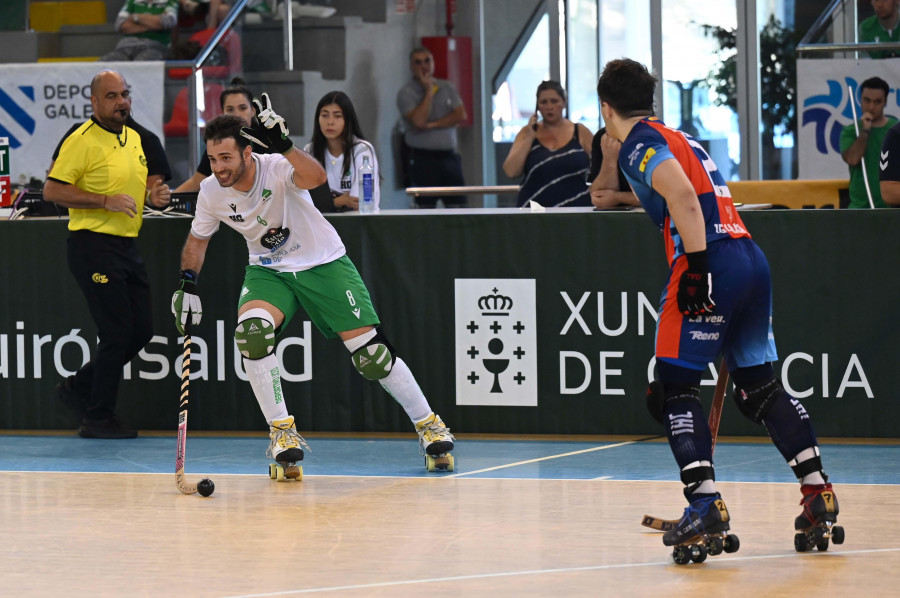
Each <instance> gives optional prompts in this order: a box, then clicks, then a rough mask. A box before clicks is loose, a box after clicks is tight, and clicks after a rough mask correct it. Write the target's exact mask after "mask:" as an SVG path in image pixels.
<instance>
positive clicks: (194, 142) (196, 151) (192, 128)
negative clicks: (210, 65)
mask: <svg viewBox="0 0 900 598" xmlns="http://www.w3.org/2000/svg"><path fill="white" fill-rule="evenodd" d="M249 3H250V0H235V2H234V6H232V8H231V10H230V11H229V12H228V15H227V16H226V17H225V19H224V20H223V21H222V22H221V23H219V26H218V28H217V29H216V32H215V33H214V34H213V35H212V37H210V38H209V41H207V42H206V45H205V46H203V48H201V49H200V52H198V53H197V56H195V57H194V59H193V60H167V61H166V69H169V68H188V69H191V74H190V75H189V76H188V78H187V82H188V83H187V85H188V110H189V115H190V116H189V117H188V164H190V165H191V166H192V167H193V166H194V165H196V164H197V163H198V162H199V161H200V129H199V127H198V125H197V114H199V112H198V108H197V104H198V94H203V73H202V72H201V71H200V68H201V67H202V66H203V63H204V62H206V60H207V59H208V58H209V56H210V54H212V51H213V50H215V49H216V47H217V46H218V45H219V42H221V41H222V38H223V37H225V34H227V33H228V32H229V31H230V30H231V27H232V25H234V22H235V21H237V19H238V17H240V16H241V14H243V12H244V8H245V7H246V6H247V4H249ZM287 4H288V6H290V2H288V3H287ZM287 10H288V11H290V8H288V9H287ZM288 29H289V27H288Z"/></svg>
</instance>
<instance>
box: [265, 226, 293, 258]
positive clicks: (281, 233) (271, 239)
mask: <svg viewBox="0 0 900 598" xmlns="http://www.w3.org/2000/svg"><path fill="white" fill-rule="evenodd" d="M290 236H291V229H289V228H282V227H278V228H270V229H269V230H267V231H266V234H264V235H263V237H262V239H260V241H259V242H260V244H261V245H262V246H263V247H265V248H266V249H268V250H269V251H271V252H273V253H274V252H275V250H276V249H278V248H279V247H281V246H282V245H284V244H285V243H287V240H288V238H289V237H290Z"/></svg>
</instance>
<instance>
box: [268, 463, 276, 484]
mask: <svg viewBox="0 0 900 598" xmlns="http://www.w3.org/2000/svg"><path fill="white" fill-rule="evenodd" d="M275 468H276V465H275V464H274V463H269V479H272V480H274V479H275Z"/></svg>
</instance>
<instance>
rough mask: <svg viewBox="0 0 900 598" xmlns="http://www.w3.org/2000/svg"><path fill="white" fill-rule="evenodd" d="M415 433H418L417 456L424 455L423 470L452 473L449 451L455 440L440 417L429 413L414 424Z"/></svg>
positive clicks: (451, 457)
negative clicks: (439, 470)
mask: <svg viewBox="0 0 900 598" xmlns="http://www.w3.org/2000/svg"><path fill="white" fill-rule="evenodd" d="M416 432H418V433H419V454H421V455H425V469H427V470H428V471H434V470H435V469H441V470H446V471H453V455H451V454H450V451H452V450H453V441H454V440H456V439H455V438H454V437H453V434H451V433H450V428H448V427H447V426H445V425H444V422H442V421H441V418H440V416H439V415H437V414H436V413H434V412H432V413H430V414H429V415H428V417H426V418H425V419H423V420H422V421H420V422H417V423H416Z"/></svg>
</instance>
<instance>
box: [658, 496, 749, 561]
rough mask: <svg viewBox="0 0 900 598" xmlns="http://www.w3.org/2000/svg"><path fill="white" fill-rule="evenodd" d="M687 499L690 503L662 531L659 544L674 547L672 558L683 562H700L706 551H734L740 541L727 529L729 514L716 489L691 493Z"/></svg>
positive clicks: (720, 552) (706, 553)
mask: <svg viewBox="0 0 900 598" xmlns="http://www.w3.org/2000/svg"><path fill="white" fill-rule="evenodd" d="M689 500H690V501H691V504H690V505H689V506H688V507H687V508H686V509H685V510H684V515H683V516H682V517H681V520H680V521H679V522H678V524H677V525H676V526H675V527H674V529H671V530H669V531H667V532H666V533H665V534H663V544H665V545H666V546H674V547H675V548H674V549H673V550H672V560H674V561H675V562H676V563H678V564H679V565H686V564H688V563H689V562H691V561H694V562H695V563H702V562H703V561H705V560H706V556H707V555H712V556H716V555H718V554H722V552H729V553H730V552H737V550H738V548H740V546H741V542H740V540H738V537H737V536H735V535H733V534H729V533H727V532H728V530H729V529H731V528H730V525H729V524H728V522H729V520H730V519H731V517H730V516H729V515H728V509H727V508H726V507H725V501H723V500H722V496H721V495H720V494H719V493H718V492H716V493H715V494H701V495H699V496H698V495H692V496H691V497H690V499H689Z"/></svg>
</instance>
